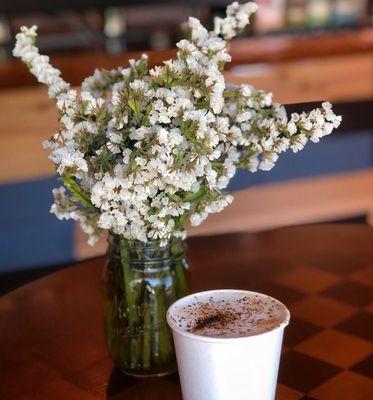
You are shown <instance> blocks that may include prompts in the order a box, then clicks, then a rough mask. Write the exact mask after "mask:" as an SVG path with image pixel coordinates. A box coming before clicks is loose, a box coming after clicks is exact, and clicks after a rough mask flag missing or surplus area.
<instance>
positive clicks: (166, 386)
mask: <svg viewBox="0 0 373 400" xmlns="http://www.w3.org/2000/svg"><path fill="white" fill-rule="evenodd" d="M106 398H107V399H108V400H132V399H135V398H136V399H152V400H156V399H162V400H168V399H172V400H178V399H181V392H180V383H179V376H178V375H177V374H173V375H171V376H167V377H165V378H134V377H131V376H128V375H124V374H123V373H122V372H121V371H120V370H119V369H118V368H113V370H112V371H111V374H110V377H109V380H108V384H107V388H106Z"/></svg>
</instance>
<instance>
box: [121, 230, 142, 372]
mask: <svg viewBox="0 0 373 400" xmlns="http://www.w3.org/2000/svg"><path fill="white" fill-rule="evenodd" d="M119 246H120V258H121V265H122V269H123V280H124V291H125V297H126V303H127V309H128V327H129V341H130V354H131V355H130V357H131V366H132V367H134V368H136V365H137V360H138V356H139V343H138V338H137V337H136V336H135V330H136V325H137V320H138V315H137V312H136V296H135V293H134V292H133V290H132V285H131V283H132V271H131V268H130V254H129V251H128V247H127V246H126V240H125V239H124V238H123V237H121V238H120V239H119Z"/></svg>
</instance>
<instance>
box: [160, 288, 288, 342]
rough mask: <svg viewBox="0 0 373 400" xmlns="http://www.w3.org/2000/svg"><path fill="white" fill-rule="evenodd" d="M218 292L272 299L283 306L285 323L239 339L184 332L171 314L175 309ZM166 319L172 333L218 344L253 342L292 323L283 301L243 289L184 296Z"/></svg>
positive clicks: (171, 306)
mask: <svg viewBox="0 0 373 400" xmlns="http://www.w3.org/2000/svg"><path fill="white" fill-rule="evenodd" d="M216 292H230V293H236V294H238V293H242V294H244V295H259V296H265V297H267V298H270V299H272V300H274V301H276V302H277V303H279V304H280V305H282V306H283V307H284V309H285V317H284V319H283V321H281V322H280V323H279V324H278V325H277V326H276V327H275V328H272V329H270V330H268V331H265V332H260V333H254V334H251V335H246V336H238V337H225V338H219V337H213V336H202V335H198V334H196V333H192V332H188V331H185V330H183V329H182V328H180V327H179V326H178V325H177V324H176V322H175V321H174V320H173V319H172V318H171V314H172V311H173V310H174V308H175V307H176V306H177V304H178V303H180V302H182V301H186V300H188V299H190V298H193V297H195V296H198V295H209V294H212V293H216ZM166 319H167V323H168V326H169V327H170V328H171V329H172V331H174V332H177V333H178V334H180V335H182V336H185V337H188V338H190V339H193V340H200V341H203V342H210V343H211V342H218V343H228V342H233V341H240V340H250V339H251V340H253V339H255V338H256V337H258V336H264V335H268V334H270V333H272V332H275V331H278V330H281V329H284V328H285V327H286V326H287V325H288V324H289V321H290V311H289V309H288V308H287V307H286V306H285V304H283V303H282V302H281V301H279V300H277V299H275V298H274V297H272V296H268V295H266V294H264V293H260V292H254V291H252V290H243V289H242V290H241V289H214V290H205V291H202V292H196V293H192V294H190V295H188V296H184V297H182V298H181V299H178V300H176V301H175V302H174V303H172V304H171V305H170V307H169V308H168V309H167V313H166Z"/></svg>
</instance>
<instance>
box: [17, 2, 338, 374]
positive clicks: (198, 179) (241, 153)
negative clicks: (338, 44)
mask: <svg viewBox="0 0 373 400" xmlns="http://www.w3.org/2000/svg"><path fill="white" fill-rule="evenodd" d="M256 9H257V5H256V4H255V3H252V2H249V3H246V4H238V3H237V2H235V3H233V4H231V5H230V6H228V8H227V15H226V17H225V18H216V20H215V25H214V30H213V31H211V32H209V31H208V30H207V29H205V28H204V27H203V26H202V25H201V23H200V21H199V20H197V19H195V18H190V19H189V22H188V28H189V39H188V40H181V41H180V42H178V43H177V47H178V51H177V55H176V58H175V59H171V60H168V61H165V62H164V63H163V65H160V66H156V67H154V68H152V69H149V68H148V65H147V57H146V55H143V56H142V58H141V59H140V60H137V61H134V60H131V61H130V66H129V67H128V68H121V67H119V68H117V69H114V70H111V71H108V70H96V71H95V72H94V74H93V75H92V76H90V77H88V78H86V79H85V80H84V81H83V83H82V85H81V88H80V89H79V90H77V89H74V88H71V87H70V85H69V84H68V83H67V82H65V81H64V80H63V79H62V78H61V76H60V71H58V70H57V69H55V68H53V67H52V66H51V65H50V64H49V58H48V57H47V56H45V55H40V54H39V52H38V49H37V47H36V46H35V39H36V27H35V26H33V27H32V28H26V27H22V28H21V32H20V33H19V34H18V35H17V42H16V46H15V48H14V52H13V54H14V55H15V56H16V57H20V58H21V59H22V61H24V62H25V63H26V64H27V66H28V67H29V69H30V71H31V73H33V74H34V75H35V76H36V78H37V79H38V81H39V82H41V83H44V84H46V85H47V86H48V88H49V90H48V93H49V97H50V98H52V99H54V100H55V102H56V106H57V111H58V116H59V128H58V129H57V131H56V133H55V134H54V135H53V136H52V137H51V139H50V140H48V141H46V142H44V146H45V147H46V148H49V149H50V155H49V158H50V159H51V160H52V161H53V163H54V164H55V166H56V171H57V174H58V175H59V176H60V179H61V181H62V184H63V186H62V187H60V188H59V189H55V190H54V191H53V195H54V199H55V202H54V204H53V205H52V208H51V212H53V213H54V214H56V216H57V217H58V218H60V219H67V218H72V219H74V220H76V221H79V222H80V224H81V226H82V228H83V230H84V231H85V232H86V233H87V234H88V235H89V243H90V244H93V243H94V242H95V241H96V240H97V238H98V237H99V235H100V233H101V232H103V231H108V232H109V251H108V262H107V265H106V272H105V287H106V298H107V311H106V330H105V331H106V340H107V345H108V348H109V352H110V354H111V356H112V358H113V359H114V361H115V363H116V364H117V365H118V366H119V367H120V368H121V369H122V370H124V371H125V372H127V373H132V374H135V375H151V374H152V375H159V374H164V373H168V372H170V371H172V370H173V369H174V368H175V364H174V355H173V348H172V341H171V337H170V333H169V331H168V328H167V325H166V321H165V310H166V308H167V307H168V305H169V304H170V303H171V302H173V301H174V300H176V299H177V298H178V297H180V296H183V295H184V294H185V293H186V292H187V290H188V283H187V281H188V280H187V274H186V263H185V260H184V257H183V242H182V240H183V239H184V238H185V226H186V225H187V224H189V223H190V224H191V225H199V224H200V223H201V222H202V221H203V220H204V219H206V218H207V216H208V214H210V213H217V212H220V211H221V210H223V209H224V208H225V207H226V206H228V205H229V204H230V203H231V202H232V200H233V197H232V196H231V195H230V194H228V193H227V192H226V191H225V189H226V187H227V185H228V183H229V181H230V179H231V178H232V177H233V176H234V174H235V172H236V170H237V168H244V169H247V170H249V171H250V172H255V171H257V170H258V169H261V170H270V169H271V168H272V167H273V166H274V165H275V163H276V161H277V159H278V157H279V155H280V154H281V153H282V152H284V151H286V150H288V149H291V150H292V151H294V152H297V151H299V150H301V149H303V147H304V146H305V144H306V143H307V141H309V140H311V141H312V142H318V141H319V140H320V138H322V137H323V136H325V135H329V134H330V133H331V132H332V131H333V129H334V128H336V127H338V125H339V124H340V121H341V117H339V116H336V115H335V114H334V113H333V111H332V108H331V105H330V104H329V103H323V104H322V107H321V108H317V109H314V110H312V111H310V112H307V113H306V112H303V113H302V114H296V113H294V114H291V115H290V116H288V115H287V114H286V111H285V109H284V107H283V106H281V105H280V104H276V103H272V99H271V94H269V93H265V92H263V91H262V90H257V89H254V88H253V87H252V86H250V85H240V86H237V87H229V86H227V85H226V84H225V80H224V76H223V73H222V71H223V69H224V64H225V63H226V62H229V61H230V60H231V57H230V55H229V53H228V52H227V44H228V42H229V41H230V40H231V39H232V38H233V37H234V36H236V35H237V34H238V33H239V32H240V31H242V30H243V29H244V28H245V27H246V26H247V25H248V23H249V17H250V15H251V14H252V13H254V12H255V11H256Z"/></svg>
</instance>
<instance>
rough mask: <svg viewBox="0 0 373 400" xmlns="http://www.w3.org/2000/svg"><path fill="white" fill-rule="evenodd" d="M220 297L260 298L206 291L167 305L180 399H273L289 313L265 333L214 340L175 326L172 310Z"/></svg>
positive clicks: (239, 292)
mask: <svg viewBox="0 0 373 400" xmlns="http://www.w3.org/2000/svg"><path fill="white" fill-rule="evenodd" d="M221 295H223V296H224V295H229V296H230V295H232V296H237V295H241V296H260V297H263V298H264V297H265V298H267V299H268V296H265V295H263V294H260V293H255V292H249V291H244V290H230V289H227V290H211V291H207V292H200V293H195V294H192V295H190V296H187V297H184V298H182V299H180V300H178V301H176V302H175V303H174V304H172V305H171V306H170V308H169V309H168V311H167V322H168V324H169V326H170V327H171V329H172V332H173V338H174V343H175V350H176V357H177V364H178V368H179V375H180V382H181V389H182V393H183V398H184V400H274V398H275V393H276V383H277V374H278V367H279V361H280V353H281V345H282V336H283V332H284V328H285V326H286V325H287V324H288V323H289V318H290V313H289V310H288V309H287V308H286V307H285V306H284V305H283V304H282V303H280V302H279V301H277V300H275V299H272V298H271V299H272V300H273V301H275V302H276V303H277V304H278V305H280V306H281V307H283V308H284V311H285V312H284V318H283V320H281V321H280V322H279V324H277V325H276V327H275V328H273V329H272V330H270V331H266V332H264V333H259V334H254V335H251V336H245V337H242V336H241V337H235V338H215V337H207V336H201V335H197V334H194V333H191V332H188V331H186V330H185V329H182V328H180V326H179V325H178V324H177V323H176V321H175V317H176V316H177V315H178V314H177V313H178V310H180V309H182V308H184V307H185V306H187V305H188V304H192V303H194V302H195V301H196V299H197V300H199V301H200V302H202V303H203V302H206V301H207V299H208V298H210V297H213V298H215V297H216V296H217V297H219V298H221V297H220V296H221Z"/></svg>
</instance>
